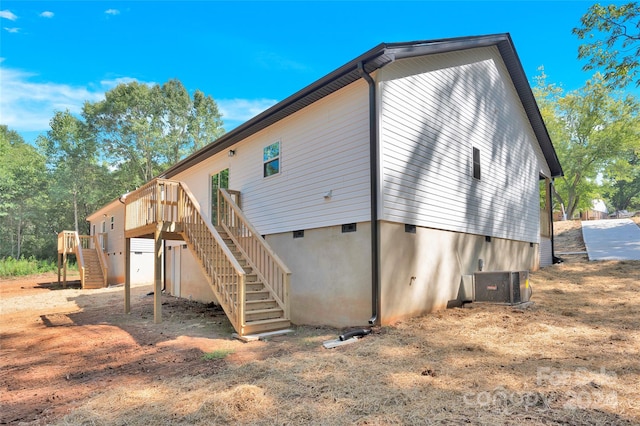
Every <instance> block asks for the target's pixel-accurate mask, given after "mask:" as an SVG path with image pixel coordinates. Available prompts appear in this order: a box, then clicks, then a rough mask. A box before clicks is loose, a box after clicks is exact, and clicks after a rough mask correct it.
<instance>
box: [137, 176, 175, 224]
mask: <svg viewBox="0 0 640 426" xmlns="http://www.w3.org/2000/svg"><path fill="white" fill-rule="evenodd" d="M179 186H180V182H176V181H170V180H166V179H154V180H152V181H150V182H148V183H147V184H146V185H144V186H142V187H140V188H138V189H137V190H136V191H134V192H132V193H130V194H128V195H127V198H126V199H125V211H126V213H125V230H131V229H135V228H139V227H141V226H144V225H151V224H155V223H160V222H179V220H180V219H179V217H178V198H179Z"/></svg>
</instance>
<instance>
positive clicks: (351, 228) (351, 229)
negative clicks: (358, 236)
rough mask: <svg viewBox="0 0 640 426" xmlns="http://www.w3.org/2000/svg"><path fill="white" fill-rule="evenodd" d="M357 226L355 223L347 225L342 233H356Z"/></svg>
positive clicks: (343, 226)
mask: <svg viewBox="0 0 640 426" xmlns="http://www.w3.org/2000/svg"><path fill="white" fill-rule="evenodd" d="M356 229H357V228H356V224H355V223H345V224H344V225H342V232H343V233H347V232H356Z"/></svg>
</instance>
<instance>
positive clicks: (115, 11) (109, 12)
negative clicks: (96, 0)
mask: <svg viewBox="0 0 640 426" xmlns="http://www.w3.org/2000/svg"><path fill="white" fill-rule="evenodd" d="M104 13H106V14H107V15H120V11H119V10H118V9H107V10H105V11H104Z"/></svg>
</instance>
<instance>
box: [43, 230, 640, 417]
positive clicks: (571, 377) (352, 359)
mask: <svg viewBox="0 0 640 426" xmlns="http://www.w3.org/2000/svg"><path fill="white" fill-rule="evenodd" d="M556 229H557V228H556ZM579 231H580V229H579V226H578V227H576V226H572V228H571V229H566V230H563V231H560V232H573V233H576V232H579ZM566 237H567V239H568V240H571V239H575V238H576V236H575V235H573V236H566ZM531 282H532V285H533V290H534V294H533V301H534V302H535V303H534V304H533V305H531V306H529V307H527V308H517V307H509V306H497V305H488V304H472V305H471V306H469V307H466V308H457V309H449V310H446V311H442V312H437V313H434V314H432V315H428V316H425V317H421V318H415V319H412V320H409V321H405V322H402V323H399V324H396V325H395V326H393V327H383V328H379V329H376V330H374V333H373V334H372V335H370V336H367V337H365V338H363V339H361V340H360V341H359V342H357V343H355V344H352V345H346V346H342V347H338V348H335V349H331V350H327V349H324V348H323V347H322V342H323V341H324V340H327V339H330V338H335V337H336V336H337V335H338V334H339V333H340V330H334V329H327V328H316V327H297V328H296V329H295V333H294V334H292V335H288V336H284V337H277V338H272V339H271V340H270V341H268V342H266V343H264V342H256V343H248V344H243V343H240V342H238V341H232V340H230V339H229V338H228V337H226V336H227V335H224V336H222V337H215V336H214V337H210V338H204V337H202V338H201V337H198V338H193V337H186V336H184V335H176V336H175V337H171V338H168V339H169V340H166V341H164V342H162V344H158V345H157V346H162V348H163V349H164V350H166V351H168V350H176V351H177V350H178V348H181V349H182V350H186V349H187V348H188V347H191V349H190V350H194V351H196V350H197V351H199V353H200V355H199V356H195V357H193V358H192V361H191V363H192V364H190V365H189V366H188V370H186V371H185V372H179V373H177V374H142V375H140V374H137V373H136V374H133V375H132V373H127V375H125V374H124V373H123V374H122V376H121V377H118V378H114V380H113V382H111V383H110V384H109V385H107V386H104V387H102V388H99V389H98V390H96V391H95V392H94V393H93V394H92V395H91V396H90V397H88V398H84V399H82V400H79V401H77V402H76V403H75V404H73V406H72V407H70V412H69V414H67V415H66V416H63V417H58V418H57V419H51V421H50V422H51V423H53V424H58V425H78V424H83V425H147V424H178V425H210V424H255V425H276V424H295V425H297V424H305V425H306V424H310V425H329V424H330V425H351V424H356V425H365V424H374V425H389V424H403V425H404V424H409V425H411V424H461V423H467V424H477V425H486V424H519V423H522V424H528V425H529V424H533V425H551V424H564V425H566V424H571V425H593V424H596V425H597V424H600V425H610V424H640V403H639V402H638V401H640V364H639V363H638V360H639V359H640V333H639V331H640V262H591V263H587V262H581V261H579V260H575V261H573V262H565V263H563V264H560V265H555V266H552V267H549V268H545V269H543V270H541V271H537V272H535V273H532V275H531ZM134 309H135V307H134ZM205 319H206V318H205ZM129 321H131V322H135V321H136V318H135V317H133V318H130V319H129ZM171 321H172V322H174V321H183V320H182V317H181V316H180V314H179V312H177V311H176V312H173V313H172V314H171ZM76 328H79V327H76ZM147 328H148V329H149V333H153V332H154V328H153V327H147ZM156 330H162V328H157V329H156ZM189 330H190V329H187V330H183V334H184V333H187V334H188V333H189ZM191 330H193V329H191ZM155 332H158V331H155ZM216 351H224V352H225V353H227V354H228V355H226V356H225V357H224V359H214V360H207V359H204V358H203V356H202V354H205V353H214V352H216ZM162 354H163V355H164V356H165V358H166V357H167V356H168V355H167V353H165V352H163V353H162ZM156 356H158V355H156V354H155V353H147V355H146V357H147V358H149V357H156ZM165 358H163V359H165ZM154 360H155V359H154ZM154 360H152V361H154ZM152 361H149V362H152ZM207 363H210V364H207ZM143 364H144V363H143ZM200 365H203V366H207V365H208V366H215V368H197V367H198V366H200ZM175 367H176V368H179V363H177V364H175Z"/></svg>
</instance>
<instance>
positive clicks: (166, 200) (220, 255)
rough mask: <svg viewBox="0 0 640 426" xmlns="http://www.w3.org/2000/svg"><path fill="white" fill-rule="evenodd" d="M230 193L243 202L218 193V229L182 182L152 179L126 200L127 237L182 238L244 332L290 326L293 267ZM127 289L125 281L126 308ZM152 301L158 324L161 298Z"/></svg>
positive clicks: (226, 311) (213, 288)
mask: <svg viewBox="0 0 640 426" xmlns="http://www.w3.org/2000/svg"><path fill="white" fill-rule="evenodd" d="M230 193H231V194H234V196H236V197H237V199H238V200H239V195H240V193H239V192H236V191H228V190H226V189H220V190H219V192H218V210H217V215H216V217H217V218H218V220H217V222H218V223H217V226H215V227H214V226H213V225H212V224H211V222H210V220H209V219H208V218H205V217H203V216H202V215H201V214H200V212H201V208H200V205H199V203H198V201H197V199H196V198H195V197H194V196H193V194H192V193H191V191H190V190H189V188H187V186H186V185H185V184H184V183H182V182H177V181H171V180H167V179H154V180H153V181H151V182H149V183H147V184H146V185H144V186H143V187H141V188H139V189H138V190H136V191H134V192H132V193H130V194H128V195H127V197H126V199H125V238H135V237H140V236H143V237H150V236H153V238H154V239H156V244H159V241H160V240H162V239H163V238H165V237H169V238H172V239H181V240H184V242H185V243H186V245H187V247H188V248H189V250H190V251H191V253H192V254H193V255H194V257H195V259H196V260H197V261H198V264H199V265H200V268H201V270H202V272H203V274H204V276H205V277H206V279H207V282H208V284H209V286H210V287H211V290H212V291H213V294H214V295H215V297H216V299H217V301H218V303H220V306H221V307H222V309H223V310H224V312H225V314H226V315H227V317H228V318H229V321H230V322H231V324H232V325H233V328H234V329H235V330H236V332H237V333H238V334H239V335H240V336H246V335H247V334H256V333H261V332H267V331H275V330H281V329H284V328H287V327H289V326H290V324H291V323H290V313H289V282H290V277H291V271H289V269H288V268H287V267H286V266H285V264H284V263H283V262H282V260H280V259H279V258H278V256H277V255H276V254H275V253H274V251H273V250H272V249H271V247H269V245H268V244H267V242H266V241H265V240H264V239H263V238H262V236H261V235H260V234H259V233H258V232H257V231H256V230H255V229H254V228H253V226H252V225H251V224H250V222H249V220H248V219H247V218H246V217H245V216H244V213H243V212H242V210H241V209H240V206H239V203H236V202H235V201H234V199H233V197H232V195H230ZM163 235H164V237H163ZM156 262H157V261H156ZM156 268H160V265H159V264H158V263H156ZM158 275H159V274H158ZM156 285H157V286H158V287H157V288H159V284H157V283H156ZM126 292H127V282H126V281H125V310H126V309H127V306H128V305H127V300H128V299H127V296H126ZM154 303H155V304H156V305H158V306H157V307H156V308H154V309H155V310H154V321H158V322H159V321H160V319H159V315H158V318H155V312H156V310H157V311H160V309H161V308H160V306H161V305H160V303H159V299H158V300H157V301H155V302H154Z"/></svg>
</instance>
